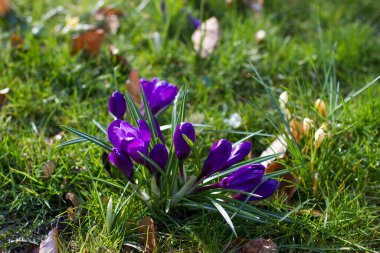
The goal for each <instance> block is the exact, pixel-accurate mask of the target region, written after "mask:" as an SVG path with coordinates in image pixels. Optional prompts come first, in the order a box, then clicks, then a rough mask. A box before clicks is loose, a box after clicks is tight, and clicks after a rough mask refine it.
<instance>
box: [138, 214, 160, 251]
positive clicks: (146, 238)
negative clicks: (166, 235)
mask: <svg viewBox="0 0 380 253" xmlns="http://www.w3.org/2000/svg"><path fill="white" fill-rule="evenodd" d="M156 231H157V228H156V224H155V223H154V220H152V219H151V218H149V217H144V218H142V220H141V221H140V225H139V233H140V235H141V240H142V241H143V243H144V245H145V246H144V248H145V249H144V252H154V250H155V248H156V246H157V235H156Z"/></svg>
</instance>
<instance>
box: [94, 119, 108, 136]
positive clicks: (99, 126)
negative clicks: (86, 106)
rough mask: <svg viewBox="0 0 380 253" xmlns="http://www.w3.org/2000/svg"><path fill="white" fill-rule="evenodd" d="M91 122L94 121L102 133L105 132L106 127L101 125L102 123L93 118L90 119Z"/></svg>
mask: <svg viewBox="0 0 380 253" xmlns="http://www.w3.org/2000/svg"><path fill="white" fill-rule="evenodd" d="M92 122H94V124H95V126H97V127H98V128H99V129H100V130H101V131H102V132H103V133H105V134H107V128H105V127H104V126H102V124H100V123H99V122H98V121H96V120H94V119H93V120H92Z"/></svg>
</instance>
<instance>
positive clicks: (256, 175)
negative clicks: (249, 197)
mask: <svg viewBox="0 0 380 253" xmlns="http://www.w3.org/2000/svg"><path fill="white" fill-rule="evenodd" d="M264 171H265V167H264V166H263V165H261V164H253V165H246V166H243V167H240V168H239V169H237V170H236V171H234V172H232V173H231V174H230V175H229V176H228V177H225V178H223V179H222V180H220V182H219V183H218V186H219V187H220V188H224V189H232V190H238V191H245V192H250V191H251V190H252V189H254V188H255V187H256V186H257V185H258V184H259V183H260V182H261V179H262V178H263V175H264Z"/></svg>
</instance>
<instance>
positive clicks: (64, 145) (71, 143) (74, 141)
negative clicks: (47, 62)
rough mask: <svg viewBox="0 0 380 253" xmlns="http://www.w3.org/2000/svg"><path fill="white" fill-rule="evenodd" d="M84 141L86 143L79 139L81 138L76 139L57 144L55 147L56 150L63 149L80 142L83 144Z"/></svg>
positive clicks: (83, 139)
mask: <svg viewBox="0 0 380 253" xmlns="http://www.w3.org/2000/svg"><path fill="white" fill-rule="evenodd" d="M85 141H88V140H87V139H85V138H82V137H81V138H77V139H73V140H69V141H66V142H64V143H61V144H59V145H58V146H57V148H63V147H66V146H70V145H73V144H78V143H82V142H85Z"/></svg>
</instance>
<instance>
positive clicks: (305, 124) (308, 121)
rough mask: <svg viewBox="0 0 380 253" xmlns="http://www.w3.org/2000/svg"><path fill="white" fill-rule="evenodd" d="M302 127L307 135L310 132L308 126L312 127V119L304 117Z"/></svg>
mask: <svg viewBox="0 0 380 253" xmlns="http://www.w3.org/2000/svg"><path fill="white" fill-rule="evenodd" d="M302 127H303V132H304V133H305V135H306V136H308V135H309V132H310V128H314V122H313V120H311V119H309V118H304V119H303V124H302Z"/></svg>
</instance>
